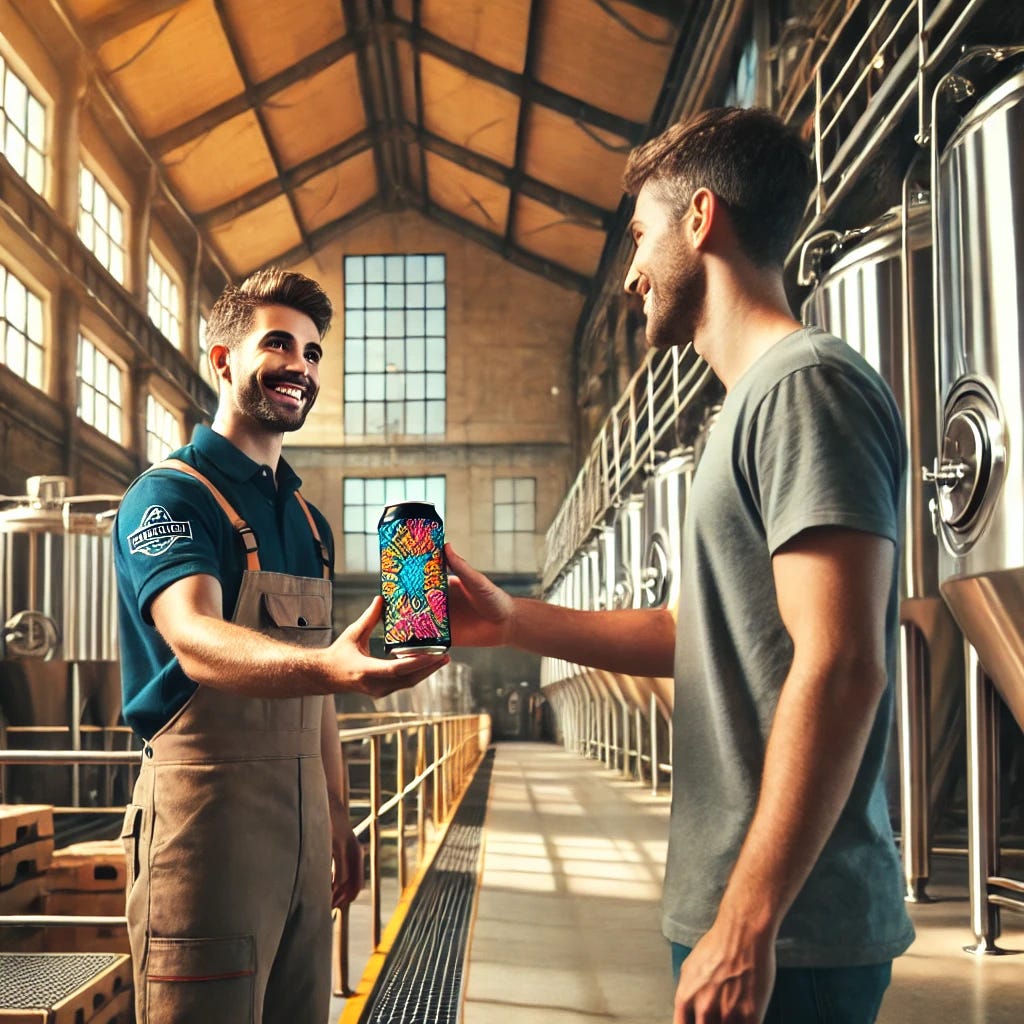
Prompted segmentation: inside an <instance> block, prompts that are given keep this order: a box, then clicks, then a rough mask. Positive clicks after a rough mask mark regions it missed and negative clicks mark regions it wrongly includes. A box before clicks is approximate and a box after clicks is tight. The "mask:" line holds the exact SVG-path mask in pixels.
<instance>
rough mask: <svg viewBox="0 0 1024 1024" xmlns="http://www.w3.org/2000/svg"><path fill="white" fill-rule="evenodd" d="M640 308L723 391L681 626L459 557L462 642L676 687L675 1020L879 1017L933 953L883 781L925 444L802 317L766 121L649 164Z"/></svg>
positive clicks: (864, 371)
mask: <svg viewBox="0 0 1024 1024" xmlns="http://www.w3.org/2000/svg"><path fill="white" fill-rule="evenodd" d="M626 186H627V189H628V190H629V192H630V193H632V194H635V195H636V196H637V198H636V207H635V212H634V216H633V219H632V223H631V229H632V234H633V238H634V241H635V244H636V252H635V255H634V258H633V262H632V265H631V266H630V269H629V273H628V276H627V279H626V288H627V290H628V291H629V292H631V293H633V294H635V295H637V296H638V297H639V298H640V299H642V301H643V306H644V312H645V314H646V317H647V328H646V330H647V339H648V342H649V343H650V344H651V345H653V346H655V347H657V348H666V347H668V346H671V345H685V344H687V343H690V342H692V343H693V346H694V348H695V350H696V351H697V353H698V354H700V355H701V356H703V358H704V359H706V360H707V362H708V363H709V365H710V366H711V368H712V369H713V370H714V372H715V374H716V375H717V376H718V377H719V379H720V380H721V381H722V383H723V384H724V386H725V389H726V398H725V402H724V404H723V407H722V409H721V412H720V415H719V419H718V421H717V423H716V425H715V427H714V429H713V431H712V432H711V434H710V438H709V440H708V443H707V446H706V448H705V450H704V453H703V455H702V457H701V461H700V463H699V465H698V467H697V471H696V474H695V477H694V480H693V484H692V488H691V491H690V497H689V501H688V506H687V519H686V523H685V526H684V542H683V552H682V573H683V580H682V588H681V596H680V607H679V609H678V616H677V622H673V618H672V615H671V613H670V612H669V611H667V610H664V609H643V610H641V609H638V610H616V611H602V612H581V611H574V610H572V609H565V608H558V607H554V606H550V605H546V604H543V603H541V602H537V601H529V600H525V599H513V598H512V597H510V596H509V595H507V594H505V593H504V592H503V591H501V590H500V589H498V588H497V587H495V586H494V585H493V584H492V583H490V581H489V580H487V579H486V578H485V577H483V576H481V575H480V574H479V573H477V572H475V571H474V570H473V569H472V568H471V567H470V566H469V565H467V564H466V562H465V561H464V560H462V559H460V558H459V556H458V555H457V554H455V552H453V551H451V550H450V549H449V551H448V560H449V565H450V567H451V569H452V572H453V573H455V574H456V575H457V577H458V578H454V577H453V578H452V579H451V580H450V589H449V594H450V605H451V614H452V638H453V642H454V643H455V644H456V645H457V646H460V645H474V644H477V645H491V644H514V645H516V646H520V647H523V648H526V649H529V650H533V651H536V652H539V653H541V654H545V655H549V656H552V657H557V658H562V659H565V660H567V661H569V662H574V663H577V664H584V665H593V666H596V667H599V668H605V669H609V670H611V671H614V672H623V673H631V674H634V675H638V676H667V675H669V674H672V673H673V672H674V675H675V680H676V689H675V707H674V754H673V773H672V778H673V797H672V799H673V803H672V819H671V833H670V843H669V855H668V865H667V871H666V878H665V890H664V913H663V918H662V925H663V930H664V932H665V934H666V936H667V937H668V938H669V939H670V940H671V943H672V953H673V964H674V968H675V969H676V970H677V971H679V978H678V985H677V990H676V999H675V1016H674V1020H675V1024H704V1022H706V1024H710V1022H716V1024H717V1022H725V1021H728V1022H730V1024H758V1022H761V1021H763V1020H768V1021H773V1022H775V1021H782V1022H785V1024H810V1022H824V1021H841V1022H844V1024H869V1022H871V1021H874V1020H875V1018H876V1015H877V1012H878V1007H879V1004H880V1003H881V1000H882V996H883V993H884V991H885V989H886V987H887V985H888V982H889V978H890V973H891V961H892V959H893V957H895V956H897V955H899V954H900V953H902V952H903V951H904V950H905V949H906V948H907V946H908V945H909V944H910V942H911V941H912V939H913V929H912V927H911V924H910V921H909V918H908V917H907V914H906V910H905V908H904V905H903V900H902V895H903V885H902V875H901V870H900V863H899V858H898V856H897V853H896V849H895V844H894V842H893V837H892V833H891V830H890V826H889V818H888V808H887V802H886V797H885V791H884V778H883V775H884V773H883V765H884V760H885V752H886V747H887V741H888V736H889V727H890V722H891V715H892V701H893V685H894V673H895V651H896V637H897V629H898V624H897V567H898V564H899V558H898V555H899V544H900V523H901V519H900V507H901V501H902V494H903V488H904V477H905V469H906V466H905V463H906V456H905V445H904V439H903V431H902V426H901V423H900V419H899V414H898V411H897V408H896V405H895V402H894V400H893V398H892V395H891V394H890V393H889V391H888V388H887V387H886V386H885V384H884V382H883V381H882V380H881V379H880V378H879V377H878V375H877V374H876V373H875V372H874V371H873V370H872V369H871V368H870V367H869V366H868V364H867V363H866V362H865V361H864V360H863V359H861V358H860V357H859V356H858V355H857V354H856V353H855V352H854V351H853V350H852V349H850V348H849V347H848V346H846V345H845V344H844V343H843V342H842V341H840V340H839V339H837V338H834V337H832V336H830V335H827V334H825V333H824V332H822V331H820V330H817V329H804V328H802V327H801V325H800V324H799V323H798V322H797V321H796V320H795V319H794V317H793V315H792V313H791V311H790V308H789V304H788V302H787V298H786V293H785V289H784V285H783V260H784V258H785V256H786V253H787V251H788V249H789V247H790V246H791V244H792V242H793V238H794V235H795V232H796V230H797V227H798V225H799V223H800V219H801V217H802V215H803V211H804V208H805V204H806V201H807V198H808V194H809V191H810V187H811V174H810V166H809V162H808V160H807V157H806V155H805V152H804V147H803V145H802V144H801V143H800V140H799V139H798V138H796V137H795V136H794V135H793V134H792V133H791V132H790V131H789V130H788V129H787V128H786V127H785V126H784V125H783V124H782V123H781V122H780V121H779V120H778V119H777V118H775V117H774V116H773V115H771V114H769V113H768V112H766V111H758V110H738V109H735V108H727V109H719V110H712V111H708V112H706V113H704V114H702V115H701V116H699V117H697V118H695V119H694V120H693V121H691V122H689V123H685V124H679V125H676V126H674V127H672V128H670V129H669V130H668V131H666V132H665V133H664V134H663V135H661V136H659V137H658V138H656V139H654V140H652V141H650V142H649V143H647V144H646V145H644V146H642V147H641V148H639V149H638V150H636V151H634V153H633V154H632V155H631V157H630V160H629V163H628V166H627V171H626Z"/></svg>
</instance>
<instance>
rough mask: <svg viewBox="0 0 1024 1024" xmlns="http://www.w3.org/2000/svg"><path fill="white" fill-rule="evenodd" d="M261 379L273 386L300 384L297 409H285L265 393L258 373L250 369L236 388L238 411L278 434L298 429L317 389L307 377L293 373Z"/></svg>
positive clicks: (303, 421)
mask: <svg viewBox="0 0 1024 1024" xmlns="http://www.w3.org/2000/svg"><path fill="white" fill-rule="evenodd" d="M264 383H266V385H267V386H268V387H273V386H274V385H276V384H294V385H295V386H296V387H300V388H302V390H303V394H304V396H305V400H304V401H303V403H302V406H301V407H300V408H298V409H294V410H288V409H284V408H282V407H281V406H279V405H277V404H276V403H275V402H274V401H273V399H271V398H269V397H268V396H267V394H266V392H265V391H264V389H263V386H262V385H261V384H260V380H259V377H258V376H257V375H256V374H255V373H252V374H249V376H248V377H247V378H246V379H245V383H244V384H242V386H241V387H239V389H238V394H237V396H236V398H235V403H236V405H237V406H238V409H239V411H240V412H241V413H243V415H245V416H247V417H249V419H251V420H255V421H256V422H257V423H261V424H262V425H263V426H265V427H269V428H270V429H271V430H275V431H278V432H279V433H282V434H286V433H290V432H291V431H293V430H298V429H299V428H300V427H301V426H302V424H303V423H305V422H306V417H307V416H308V415H309V410H310V409H312V408H313V403H314V402H315V401H316V396H317V394H318V391H317V389H315V388H314V387H313V386H312V385H311V384H310V383H309V380H308V378H306V377H303V376H301V375H293V374H285V375H283V376H280V377H274V378H271V379H270V380H269V381H265V382H264Z"/></svg>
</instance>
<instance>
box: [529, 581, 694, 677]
mask: <svg viewBox="0 0 1024 1024" xmlns="http://www.w3.org/2000/svg"><path fill="white" fill-rule="evenodd" d="M513 609H514V612H513V618H512V622H511V626H510V636H509V642H510V643H512V644H514V645H515V646H516V647H521V648H524V649H525V650H528V651H533V652H534V653H536V654H543V655H547V656H549V657H553V658H561V659H562V660H563V661H569V662H573V663H574V664H577V665H589V666H591V667H592V668H603V669H606V670H608V671H609V672H623V673H628V674H630V675H636V676H671V675H672V673H673V668H674V666H673V659H674V656H675V640H676V637H675V621H674V619H673V618H672V613H671V612H669V611H668V610H667V609H664V608H645V609H637V608H623V609H616V610H611V611H599V612H590V611H577V610H576V609H573V608H563V607H561V606H559V605H554V604H547V603H546V602H544V601H537V600H534V599H531V598H516V599H515V600H514V603H513Z"/></svg>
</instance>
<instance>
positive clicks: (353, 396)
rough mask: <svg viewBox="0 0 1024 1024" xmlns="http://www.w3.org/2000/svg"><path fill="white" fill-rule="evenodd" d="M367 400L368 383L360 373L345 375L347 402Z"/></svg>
mask: <svg viewBox="0 0 1024 1024" xmlns="http://www.w3.org/2000/svg"><path fill="white" fill-rule="evenodd" d="M365 398H366V381H365V378H363V377H362V376H360V375H359V374H358V373H353V374H346V375H345V401H346V402H362V401H363V400H364V399H365Z"/></svg>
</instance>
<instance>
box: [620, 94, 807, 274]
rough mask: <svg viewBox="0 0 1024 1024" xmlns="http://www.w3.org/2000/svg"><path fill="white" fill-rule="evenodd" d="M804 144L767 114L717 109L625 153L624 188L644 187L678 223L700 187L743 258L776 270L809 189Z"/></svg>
mask: <svg viewBox="0 0 1024 1024" xmlns="http://www.w3.org/2000/svg"><path fill="white" fill-rule="evenodd" d="M813 180H814V179H813V174H812V166H811V161H810V159H809V157H808V154H807V149H806V146H805V145H804V143H803V141H802V140H801V139H800V137H799V136H798V135H797V133H796V132H795V131H793V130H792V129H791V128H789V127H787V126H786V125H785V124H784V123H783V122H782V121H781V120H780V119H779V118H778V117H776V116H775V115H774V114H772V113H771V112H770V111H768V110H761V109H758V108H751V109H741V108H739V107H718V108H716V109H713V110H707V111H705V112H704V113H702V114H699V115H697V116H696V117H694V118H692V119H691V120H689V121H681V122H679V123H678V124H674V125H672V127H671V128H668V129H667V130H666V131H664V132H662V134H661V135H658V136H657V137H656V138H653V139H651V140H650V141H648V142H645V143H644V144H643V145H642V146H638V147H637V148H636V149H634V150H633V152H632V153H630V155H629V160H628V162H627V164H626V170H625V174H624V175H623V188H624V190H625V191H626V192H627V193H628V194H629V195H633V196H635V195H636V194H637V193H638V192H639V191H640V189H641V188H642V187H643V186H644V185H645V184H646V183H648V182H649V183H650V185H651V190H652V191H653V192H654V193H655V195H656V196H657V198H658V199H660V200H661V201H662V202H664V203H667V204H668V205H669V207H670V208H671V210H672V212H673V214H674V215H675V216H676V217H682V216H683V214H684V213H685V212H686V209H687V207H688V206H689V204H690V200H691V199H692V198H693V194H694V192H696V191H697V189H699V188H707V189H709V190H710V191H711V192H713V193H714V194H715V195H716V196H717V197H718V199H719V200H720V201H722V202H723V203H724V204H725V206H726V208H727V210H728V212H729V218H730V220H731V222H732V225H733V227H734V229H735V231H736V236H737V238H738V239H739V242H740V245H741V246H742V247H743V250H744V252H745V253H746V254H747V256H748V258H749V259H750V260H751V261H752V262H753V263H755V264H757V265H758V266H767V265H777V266H781V265H782V263H783V261H784V260H785V258H786V254H787V252H788V251H789V247H790V246H791V245H792V243H793V238H794V236H795V235H796V230H797V228H798V227H799V226H800V221H801V219H802V217H803V213H804V209H805V207H806V205H807V199H808V196H809V195H810V191H811V186H812V184H813Z"/></svg>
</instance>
